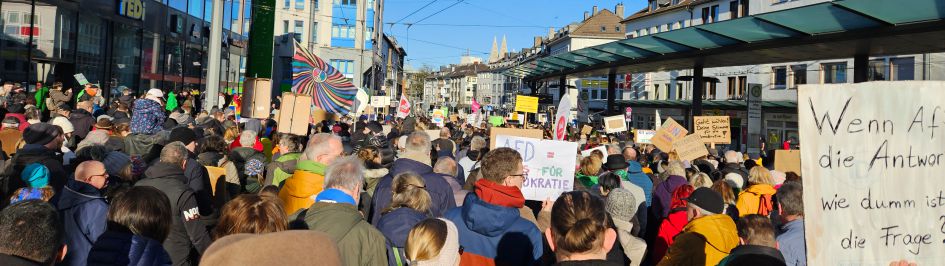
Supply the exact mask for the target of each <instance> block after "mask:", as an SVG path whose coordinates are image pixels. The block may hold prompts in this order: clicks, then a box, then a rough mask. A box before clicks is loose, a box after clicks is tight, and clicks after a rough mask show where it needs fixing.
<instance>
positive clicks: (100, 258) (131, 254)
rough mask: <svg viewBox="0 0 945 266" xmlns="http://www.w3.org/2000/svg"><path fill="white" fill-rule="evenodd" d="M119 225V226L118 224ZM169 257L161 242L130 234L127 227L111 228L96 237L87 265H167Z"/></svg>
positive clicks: (169, 261) (169, 260)
mask: <svg viewBox="0 0 945 266" xmlns="http://www.w3.org/2000/svg"><path fill="white" fill-rule="evenodd" d="M119 227H120V226H119ZM170 263H171V257H170V256H168V255H167V251H166V250H164V247H163V246H161V242H158V241H157V240H154V239H150V238H147V237H144V236H140V235H135V234H132V233H131V231H129V230H128V229H124V228H121V229H117V228H111V229H109V230H108V231H105V233H104V234H102V235H101V236H99V237H98V240H96V241H95V244H94V245H92V250H91V251H89V259H88V265H95V266H98V265H101V266H105V265H135V266H151V265H168V264H170Z"/></svg>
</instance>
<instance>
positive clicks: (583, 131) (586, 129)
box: [581, 125, 594, 135]
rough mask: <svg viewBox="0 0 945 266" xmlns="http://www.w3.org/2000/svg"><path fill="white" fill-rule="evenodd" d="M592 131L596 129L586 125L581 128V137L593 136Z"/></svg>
mask: <svg viewBox="0 0 945 266" xmlns="http://www.w3.org/2000/svg"><path fill="white" fill-rule="evenodd" d="M591 130H594V128H593V127H591V126H588V125H584V126H583V127H581V135H587V134H591Z"/></svg>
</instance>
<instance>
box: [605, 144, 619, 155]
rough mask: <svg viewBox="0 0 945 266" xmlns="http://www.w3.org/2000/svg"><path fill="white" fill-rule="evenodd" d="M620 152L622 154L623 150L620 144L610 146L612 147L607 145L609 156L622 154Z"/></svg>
mask: <svg viewBox="0 0 945 266" xmlns="http://www.w3.org/2000/svg"><path fill="white" fill-rule="evenodd" d="M620 152H621V150H620V144H610V145H607V154H608V155H611V154H620Z"/></svg>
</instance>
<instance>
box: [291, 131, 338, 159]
mask: <svg viewBox="0 0 945 266" xmlns="http://www.w3.org/2000/svg"><path fill="white" fill-rule="evenodd" d="M332 140H337V141H338V142H341V138H340V137H338V136H335V135H333V134H329V133H318V134H315V135H312V138H311V139H309V140H308V145H306V146H305V151H304V152H302V157H303V158H301V159H302V160H315V158H317V157H318V156H319V155H324V154H328V152H329V149H331V145H328V142H330V141H332Z"/></svg>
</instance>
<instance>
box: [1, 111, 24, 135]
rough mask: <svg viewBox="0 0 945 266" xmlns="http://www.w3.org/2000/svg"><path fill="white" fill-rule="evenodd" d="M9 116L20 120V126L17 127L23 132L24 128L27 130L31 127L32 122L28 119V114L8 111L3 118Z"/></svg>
mask: <svg viewBox="0 0 945 266" xmlns="http://www.w3.org/2000/svg"><path fill="white" fill-rule="evenodd" d="M7 117H13V118H16V120H17V121H19V122H20V124H19V127H18V128H17V129H19V130H20V132H23V130H26V128H28V127H30V123H29V122H27V121H26V116H25V115H23V114H17V113H7V114H6V115H4V117H3V118H4V119H5V118H7Z"/></svg>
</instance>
